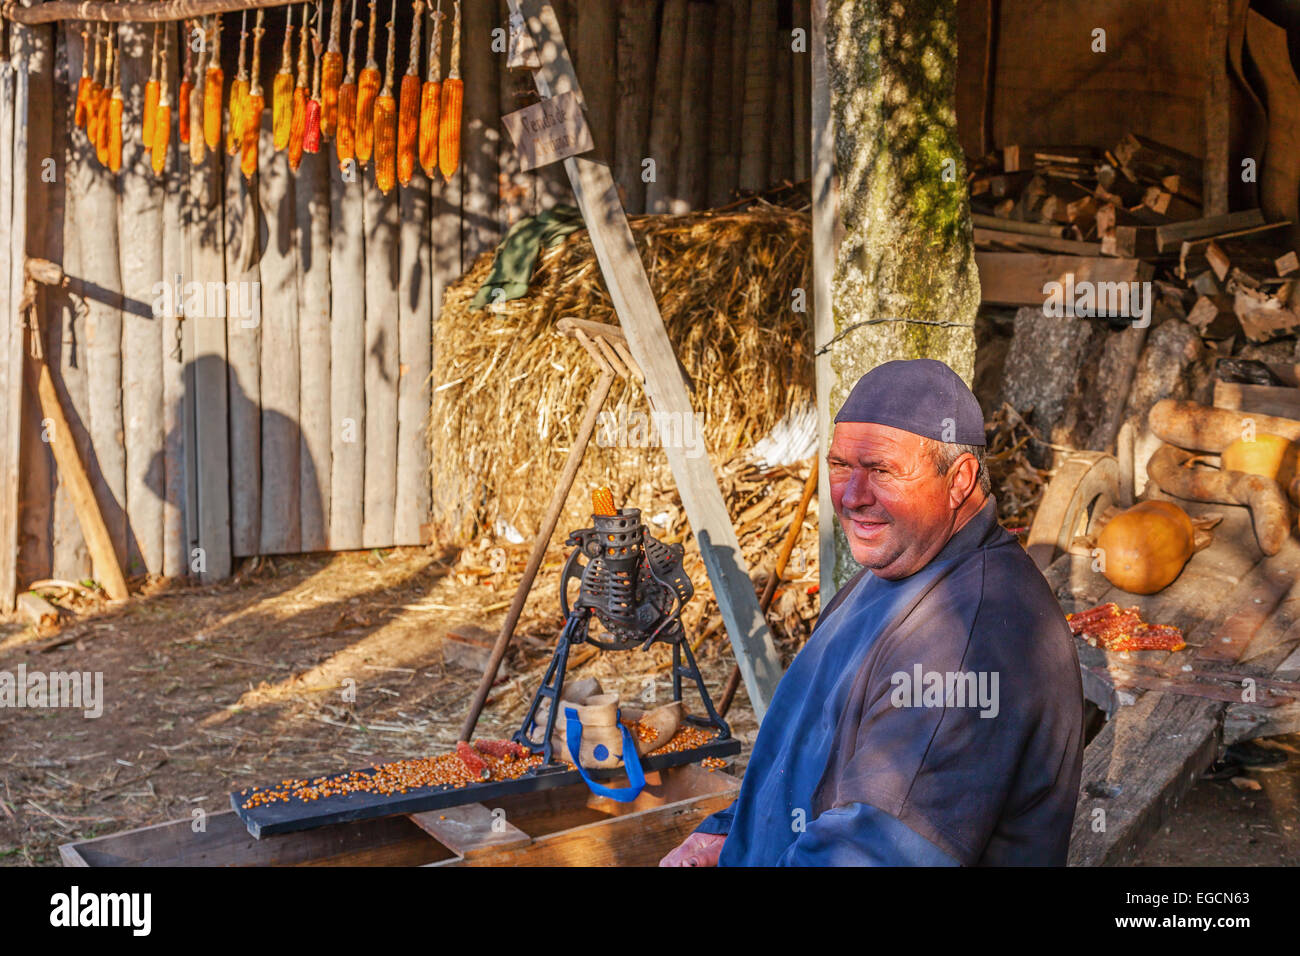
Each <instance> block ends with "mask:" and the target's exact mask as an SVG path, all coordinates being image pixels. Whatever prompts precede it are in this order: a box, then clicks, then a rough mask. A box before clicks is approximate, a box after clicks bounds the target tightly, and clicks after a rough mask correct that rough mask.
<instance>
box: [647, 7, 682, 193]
mask: <svg viewBox="0 0 1300 956" xmlns="http://www.w3.org/2000/svg"><path fill="white" fill-rule="evenodd" d="M685 52H686V0H664V14H663V22H662V24H661V26H660V28H659V58H658V62H657V63H656V64H655V83H654V91H655V92H654V101H653V104H652V106H651V109H650V152H649V156H650V158H651V159H653V160H654V178H653V179H652V180H651V181H650V182H647V183H646V187H645V211H646V212H650V213H669V212H672V211H673V200H674V199H675V198H676V193H675V190H674V184H675V183H676V180H677V166H678V164H679V162H680V161H681V150H680V149H679V147H680V145H681V127H680V125H679V119H680V117H679V116H678V113H679V111H680V109H681V96H682V65H683V64H682V60H683V58H684V56H685Z"/></svg>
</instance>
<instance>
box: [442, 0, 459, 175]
mask: <svg viewBox="0 0 1300 956" xmlns="http://www.w3.org/2000/svg"><path fill="white" fill-rule="evenodd" d="M464 100H465V83H464V81H463V80H462V79H461V78H460V0H456V6H455V11H454V13H453V15H452V25H451V60H450V62H449V64H448V69H447V79H446V80H444V81H443V84H442V105H441V107H440V109H439V110H438V113H439V116H438V168H439V169H441V170H442V175H443V178H444V179H451V177H452V176H453V175H454V174H455V172H456V167H457V166H459V165H460V111H461V108H462V105H463V104H464Z"/></svg>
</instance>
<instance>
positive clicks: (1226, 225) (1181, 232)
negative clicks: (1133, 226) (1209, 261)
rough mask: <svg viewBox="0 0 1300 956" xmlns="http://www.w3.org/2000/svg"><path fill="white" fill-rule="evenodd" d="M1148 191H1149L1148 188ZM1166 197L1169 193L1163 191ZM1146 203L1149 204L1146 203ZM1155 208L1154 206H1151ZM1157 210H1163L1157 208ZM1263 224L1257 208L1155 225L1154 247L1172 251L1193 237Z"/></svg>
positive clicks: (1225, 233)
mask: <svg viewBox="0 0 1300 956" xmlns="http://www.w3.org/2000/svg"><path fill="white" fill-rule="evenodd" d="M1148 192H1150V191H1149V190H1148ZM1162 195H1164V196H1166V197H1168V196H1170V195H1171V194H1170V193H1163V194H1162ZM1147 205H1148V206H1149V205H1151V204H1150V203H1147ZM1152 208H1155V207H1152ZM1157 211H1158V212H1164V210H1163V209H1158V210H1157ZM1262 225H1264V214H1263V213H1262V212H1260V211H1259V210H1258V209H1247V210H1244V211H1242V212H1230V213H1228V214H1226V215H1223V216H1208V217H1206V218H1204V219H1188V220H1187V221H1186V222H1175V223H1170V224H1169V225H1167V226H1157V227H1156V248H1157V250H1158V251H1160V252H1172V251H1173V250H1174V249H1175V248H1177V247H1179V246H1181V245H1182V243H1184V242H1187V241H1189V240H1194V239H1207V238H1212V237H1213V238H1223V237H1226V236H1228V235H1237V234H1239V233H1240V232H1241V231H1242V230H1243V229H1253V228H1254V227H1256V226H1262Z"/></svg>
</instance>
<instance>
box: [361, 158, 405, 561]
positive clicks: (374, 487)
mask: <svg viewBox="0 0 1300 956" xmlns="http://www.w3.org/2000/svg"><path fill="white" fill-rule="evenodd" d="M397 192H398V191H397V190H394V191H392V192H390V193H389V194H388V195H387V196H385V195H384V194H383V193H381V192H380V191H379V189H378V188H376V187H374V186H371V185H370V184H369V183H367V188H366V193H365V198H364V204H363V207H364V216H365V229H366V321H365V335H366V339H365V342H366V345H365V389H366V392H365V402H366V431H365V438H366V464H365V519H364V520H365V523H364V527H363V530H362V544H363V546H364V547H367V548H386V547H389V546H390V545H392V543H393V514H394V510H393V509H394V505H395V499H396V494H397V373H398V370H397V365H398V354H399V353H398V326H399V324H400V321H401V320H400V315H399V311H400V303H399V298H398V265H399V260H400V256H401V250H400V246H399V239H398V212H399V208H398V197H397Z"/></svg>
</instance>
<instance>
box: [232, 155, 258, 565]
mask: <svg viewBox="0 0 1300 956" xmlns="http://www.w3.org/2000/svg"><path fill="white" fill-rule="evenodd" d="M223 158H224V160H225V177H226V206H225V226H226V246H225V256H226V363H227V368H228V372H229V379H230V381H229V385H228V388H227V393H228V401H229V402H230V412H229V414H230V546H231V553H232V555H233V556H235V557H245V556H247V555H253V554H257V550H258V548H259V546H260V545H261V519H262V505H261V501H262V412H261V402H262V374H261V361H262V358H261V342H262V329H261V325H262V302H261V269H260V268H259V265H258V255H259V251H260V250H259V249H258V245H259V238H260V237H259V235H258V233H259V223H258V208H257V206H258V203H257V193H256V192H255V190H254V185H255V184H252V183H249V182H247V181H246V180H245V179H244V176H243V174H242V173H241V172H240V171H239V161H238V158H237V157H229V156H224V154H223Z"/></svg>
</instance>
